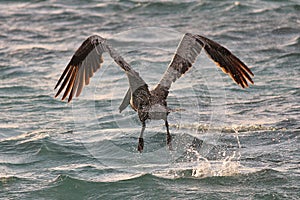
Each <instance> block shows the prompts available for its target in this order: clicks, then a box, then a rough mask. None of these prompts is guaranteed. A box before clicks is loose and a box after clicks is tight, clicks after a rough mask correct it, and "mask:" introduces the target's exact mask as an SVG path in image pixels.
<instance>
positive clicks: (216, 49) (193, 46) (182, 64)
mask: <svg viewBox="0 0 300 200" xmlns="http://www.w3.org/2000/svg"><path fill="white" fill-rule="evenodd" d="M202 48H203V49H204V50H205V52H206V53H207V55H208V56H209V57H210V58H211V59H212V60H213V61H214V62H215V63H216V64H217V65H218V66H219V67H220V68H221V69H222V70H223V72H224V73H227V74H229V76H230V77H231V78H232V79H233V80H234V81H235V82H236V83H237V84H238V85H240V86H241V87H243V88H244V87H248V83H247V81H249V82H250V83H252V84H253V81H252V79H251V77H250V75H252V76H254V75H253V73H252V72H251V70H250V69H249V68H248V67H247V66H246V65H245V64H244V63H243V62H242V61H241V60H240V59H238V58H237V57H236V56H235V55H233V54H232V53H231V52H230V51H229V50H228V49H226V48H225V47H223V46H222V45H220V44H218V43H216V42H214V41H212V40H210V39H208V38H206V37H203V36H200V35H193V34H190V33H186V34H185V35H184V36H183V38H182V40H181V42H180V44H179V46H178V48H177V50H176V53H175V55H174V57H173V60H172V61H171V63H170V65H169V67H168V69H167V70H166V72H165V73H164V75H163V77H162V78H161V80H160V81H159V83H158V85H157V86H156V88H155V89H154V90H153V92H154V93H155V94H156V95H161V96H163V97H164V98H165V99H166V98H167V96H168V93H169V89H170V87H171V84H172V83H173V82H175V81H176V80H177V79H178V78H180V77H181V76H182V75H183V74H184V73H185V72H186V71H188V70H189V69H190V68H191V67H192V65H193V63H194V62H195V60H196V58H197V57H198V55H199V54H200V52H201V49H202Z"/></svg>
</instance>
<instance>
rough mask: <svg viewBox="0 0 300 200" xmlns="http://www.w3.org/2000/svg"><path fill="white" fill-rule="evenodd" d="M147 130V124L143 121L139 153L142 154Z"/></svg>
mask: <svg viewBox="0 0 300 200" xmlns="http://www.w3.org/2000/svg"><path fill="white" fill-rule="evenodd" d="M145 128H146V123H145V121H142V130H141V134H140V137H139V143H138V151H139V152H140V153H142V151H143V149H144V131H145Z"/></svg>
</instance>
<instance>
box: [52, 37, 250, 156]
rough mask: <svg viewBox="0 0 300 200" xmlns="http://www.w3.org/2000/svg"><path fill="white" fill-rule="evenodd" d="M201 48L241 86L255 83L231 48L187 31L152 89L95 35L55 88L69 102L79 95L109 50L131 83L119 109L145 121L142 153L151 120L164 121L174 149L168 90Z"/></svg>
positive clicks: (85, 42) (105, 41) (80, 50)
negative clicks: (135, 113) (170, 127)
mask: <svg viewBox="0 0 300 200" xmlns="http://www.w3.org/2000/svg"><path fill="white" fill-rule="evenodd" d="M202 49H204V50H205V52H206V53H207V55H208V56H209V57H210V58H211V59H212V60H213V61H214V62H215V63H216V64H217V66H219V67H220V68H221V69H222V70H223V72H224V73H227V74H228V75H229V76H230V77H231V78H232V79H233V81H234V82H236V83H237V84H238V85H240V86H241V87H242V88H245V87H248V82H250V83H252V84H254V82H253V81H252V78H251V76H254V75H253V73H252V72H251V70H250V69H249V68H248V67H247V66H246V65H245V64H244V63H243V62H242V61H241V60H240V59H239V58H237V57H236V56H235V55H233V54H232V53H231V52H230V51H229V50H228V49H226V48H225V47H223V46H222V45H220V44H218V43H217V42H215V41H213V40H210V39H208V38H206V37H204V36H201V35H195V34H191V33H186V34H185V35H184V36H183V38H182V40H181V41H180V43H179V45H178V47H177V50H176V52H175V55H174V57H173V59H172V61H171V62H170V64H169V66H168V68H167V70H166V71H165V73H164V74H163V76H162V78H161V80H160V81H159V83H158V84H157V85H156V87H154V89H153V90H151V91H150V90H149V87H148V85H147V84H146V83H145V81H144V80H143V79H142V78H141V77H140V76H139V73H138V72H136V71H135V70H134V69H132V68H131V66H130V65H129V64H128V63H127V62H126V61H125V60H124V59H123V57H121V56H120V55H119V54H118V53H117V52H116V51H115V50H114V48H113V47H112V46H111V45H110V44H109V43H108V41H107V40H106V39H104V38H102V37H100V36H98V35H93V36H90V37H88V38H87V39H86V40H85V41H84V42H83V43H82V45H81V46H80V47H79V48H78V49H77V51H76V52H75V54H74V55H73V57H72V58H71V60H70V62H69V64H68V65H67V67H66V68H65V70H64V71H63V73H62V75H61V77H60V78H59V80H58V82H57V84H56V86H55V88H54V89H56V88H57V87H58V86H60V87H59V89H58V91H57V93H56V95H55V97H57V96H58V95H59V94H60V93H61V92H62V91H63V90H65V91H64V94H63V96H62V100H64V99H65V98H66V97H67V96H69V97H68V102H70V101H71V100H72V98H73V97H74V96H76V97H78V96H79V95H80V93H81V91H82V89H83V87H84V86H85V85H88V84H89V80H90V78H91V77H92V76H93V74H94V73H95V72H96V71H97V70H98V69H99V68H100V67H101V64H102V63H103V58H102V54H103V53H104V52H107V53H109V55H110V56H111V57H112V58H113V59H114V61H115V62H116V63H117V64H118V65H119V66H120V67H121V68H122V69H123V70H124V72H125V73H126V75H127V78H128V82H129V89H128V91H127V93H126V95H125V97H124V99H123V101H122V103H121V105H120V107H119V111H120V112H122V111H123V110H124V109H125V108H126V107H127V106H128V105H129V104H130V106H131V107H132V109H133V110H134V111H136V112H137V113H138V116H139V119H140V121H141V123H142V130H141V132H140V136H139V139H138V148H137V150H138V151H139V152H142V151H143V148H144V139H143V134H144V131H145V128H146V121H147V120H148V119H150V120H164V122H165V126H166V130H167V135H166V144H167V146H168V147H169V149H172V145H171V140H172V139H171V134H170V131H169V123H168V119H167V118H168V114H169V113H170V111H171V109H170V108H168V106H167V101H166V100H167V97H168V94H169V89H170V87H171V84H172V83H173V82H175V81H176V80H177V79H178V78H180V77H181V76H182V75H183V74H185V73H186V72H187V71H188V70H189V69H190V68H191V67H192V65H193V63H194V62H195V60H196V58H197V57H198V55H199V54H200V52H201V50H202Z"/></svg>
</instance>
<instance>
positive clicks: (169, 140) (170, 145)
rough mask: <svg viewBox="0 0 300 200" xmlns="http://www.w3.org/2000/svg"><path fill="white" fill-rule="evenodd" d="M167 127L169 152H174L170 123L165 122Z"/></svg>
mask: <svg viewBox="0 0 300 200" xmlns="http://www.w3.org/2000/svg"><path fill="white" fill-rule="evenodd" d="M165 125H166V128H167V145H168V147H169V150H172V143H171V141H172V137H171V134H170V131H169V123H168V120H166V121H165Z"/></svg>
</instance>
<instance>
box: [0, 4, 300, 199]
mask: <svg viewBox="0 0 300 200" xmlns="http://www.w3.org/2000/svg"><path fill="white" fill-rule="evenodd" d="M0 7H1V12H0V19H1V23H0V29H1V31H0V77H1V79H0V83H1V84H0V110H1V112H0V197H1V199H299V197H300V184H299V183H300V178H299V177H300V155H299V133H300V125H299V120H300V117H299V116H300V78H299V77H300V76H299V75H300V14H299V13H300V3H299V1H297V0H282V1H280V0H276V1H275V0H264V1H263V0H258V1H252V0H247V1H240V2H238V1H235V2H234V1H205V0H203V1H182V2H180V1H174V2H173V1H135V0H132V1H125V0H124V1H69V0H67V1H55V0H52V1H30V0H28V1H25V0H24V1H1V3H0ZM186 32H191V33H195V34H202V35H205V36H207V37H209V38H211V39H213V40H216V41H218V42H219V43H221V44H224V45H225V46H226V47H228V48H229V49H230V50H231V51H232V52H233V53H234V54H236V55H237V56H238V57H240V58H241V59H242V60H243V61H244V62H245V63H247V65H249V67H250V68H251V70H252V71H253V73H254V74H255V77H254V79H253V80H254V82H255V84H254V85H251V86H250V87H249V88H247V89H241V88H239V87H238V86H237V85H235V84H234V83H233V82H232V81H231V79H230V78H229V77H227V75H224V74H223V73H222V71H221V70H219V69H218V68H216V67H215V64H214V63H213V62H211V61H210V60H209V59H208V58H207V57H206V55H205V53H202V54H201V55H200V56H199V58H198V60H197V61H196V63H195V65H194V67H193V68H192V69H191V70H190V71H189V72H188V73H187V74H186V75H185V76H184V77H183V78H181V79H179V80H178V81H177V82H176V83H175V84H173V86H172V90H171V91H170V95H169V97H168V103H169V106H170V107H172V108H174V109H176V110H177V111H176V112H172V113H171V114H170V115H169V123H170V131H171V133H172V135H173V151H169V150H168V149H167V148H166V147H165V128H164V123H163V121H151V122H149V123H147V128H146V132H145V151H144V152H143V153H142V154H140V153H138V152H137V150H136V147H137V138H138V136H139V132H140V129H141V125H140V122H139V120H138V117H137V115H136V113H134V111H132V110H131V109H130V108H127V109H126V110H124V112H122V113H119V112H118V106H119V105H120V103H121V102H122V99H123V96H124V95H125V93H126V91H127V89H128V83H127V79H126V77H125V75H124V73H123V72H122V71H121V70H120V68H118V67H117V65H116V64H114V62H113V61H112V60H111V59H110V58H109V56H108V55H105V56H104V60H105V62H104V64H103V67H102V68H101V70H99V72H98V73H97V74H96V75H95V76H94V77H93V79H92V80H91V83H90V84H89V86H87V87H85V88H84V91H83V93H82V95H81V96H80V97H79V98H76V99H74V101H73V102H72V103H66V102H62V101H60V100H59V99H55V98H54V95H55V91H54V90H53V88H54V86H55V84H56V81H57V80H58V78H59V76H60V74H61V73H62V71H63V69H64V67H65V66H66V64H67V63H68V61H69V59H70V58H71V56H72V55H73V53H74V52H75V50H76V49H77V48H78V47H79V45H80V44H81V42H82V41H83V40H84V39H85V38H87V37H88V36H90V35H92V34H99V35H101V36H103V37H105V38H107V39H108V40H109V41H110V42H111V44H112V45H113V46H114V47H115V48H116V50H117V51H118V52H120V54H121V55H122V56H123V57H124V58H125V59H126V60H127V61H128V62H129V63H130V64H131V65H132V67H133V68H134V69H135V70H137V71H138V72H139V73H140V75H141V76H142V77H143V78H144V79H145V81H146V82H147V83H149V86H150V87H151V88H152V87H153V86H155V84H156V83H157V82H158V80H159V79H160V77H161V75H162V74H163V72H164V71H165V69H166V67H167V65H168V63H169V61H170V60H171V58H172V56H173V53H174V52H175V49H176V47H177V45H178V43H179V41H180V39H181V37H182V35H183V34H184V33H186Z"/></svg>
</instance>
